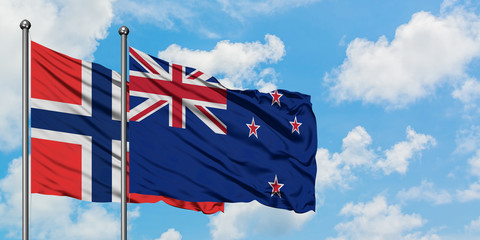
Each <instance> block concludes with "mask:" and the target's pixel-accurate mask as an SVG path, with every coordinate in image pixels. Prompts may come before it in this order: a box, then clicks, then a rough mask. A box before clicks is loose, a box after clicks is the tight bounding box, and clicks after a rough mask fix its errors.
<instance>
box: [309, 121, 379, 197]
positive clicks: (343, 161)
mask: <svg viewBox="0 0 480 240" xmlns="http://www.w3.org/2000/svg"><path fill="white" fill-rule="evenodd" d="M342 142H343V144H342V152H341V153H334V154H333V155H332V156H330V153H329V152H328V150H327V149H323V148H321V149H318V151H317V155H316V159H317V179H316V184H315V185H316V188H317V191H321V190H322V189H323V188H325V187H326V186H333V185H335V184H338V185H339V186H341V187H343V188H348V183H349V182H351V181H352V180H354V179H355V176H354V175H353V173H352V169H353V168H356V167H363V166H367V167H368V166H371V165H372V162H373V161H374V160H375V158H376V157H377V156H376V154H375V153H374V152H373V150H372V149H369V148H368V147H369V146H370V144H371V143H372V138H371V137H370V135H369V134H368V133H367V131H366V130H365V129H364V128H363V127H361V126H357V127H355V128H354V129H352V131H350V132H349V133H348V134H347V136H346V137H345V138H344V139H343V140H342Z"/></svg>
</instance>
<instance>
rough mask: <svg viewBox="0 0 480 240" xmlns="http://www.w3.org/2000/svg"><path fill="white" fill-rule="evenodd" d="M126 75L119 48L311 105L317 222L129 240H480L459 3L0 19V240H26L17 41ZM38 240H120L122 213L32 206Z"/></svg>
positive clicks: (162, 8)
mask: <svg viewBox="0 0 480 240" xmlns="http://www.w3.org/2000/svg"><path fill="white" fill-rule="evenodd" d="M24 18H27V19H29V20H30V21H31V22H32V28H31V38H32V39H33V40H34V41H37V42H39V43H41V44H43V45H46V46H48V47H50V48H52V49H55V50H57V51H60V52H62V53H65V54H68V55H70V56H72V57H76V58H82V59H84V60H90V61H92V60H93V61H95V62H97V63H100V64H102V65H104V66H106V67H109V68H111V69H113V70H116V71H120V58H119V57H120V37H119V35H118V33H117V32H118V29H119V27H120V26H122V25H126V26H128V27H129V28H130V34H129V36H128V37H129V45H130V46H132V47H135V48H137V49H139V50H141V51H143V52H147V53H149V54H151V55H155V56H159V57H161V58H164V59H165V60H168V61H174V62H177V63H180V64H184V65H188V66H192V67H196V68H198V69H201V70H203V71H204V72H206V73H209V74H210V75H214V76H216V77H217V78H218V79H220V80H221V81H222V83H224V84H225V85H228V86H230V87H236V88H250V89H261V90H262V91H271V90H273V89H275V88H279V89H287V90H291V91H299V92H302V93H306V94H309V95H311V96H312V104H313V109H314V112H315V114H316V118H317V128H318V152H317V159H316V160H317V166H318V172H317V182H316V194H317V211H316V213H312V212H310V213H306V214H295V213H292V212H288V211H284V210H279V209H272V208H268V207H264V206H261V205H259V204H258V203H255V202H253V203H238V204H227V205H226V208H225V213H219V214H215V215H212V216H207V215H203V214H201V213H197V212H192V211H188V210H180V209H176V208H173V207H170V206H167V205H166V204H163V203H156V204H142V205H129V211H130V212H129V213H130V215H129V216H130V219H129V238H130V239H141V240H143V239H156V240H167V239H168V240H178V239H214V240H218V239H227V240H228V239H331V240H333V239H409V240H413V239H423V240H426V239H428V240H430V239H480V207H479V203H480V110H479V109H480V108H479V104H480V80H479V77H480V71H479V69H480V68H479V67H480V61H479V59H480V58H479V57H480V4H479V3H478V2H476V1H468V0H465V1H461V0H458V1H457V0H444V1H439V0H435V1H434V0H425V1H414V0H402V1H400V0H392V1H380V0H371V1H353V0H319V1H316V0H296V1H294V0H283V1H281V0H259V1H252V0H246V1H234V0H217V1H213V0H212V1H193V0H186V1H182V2H181V3H179V1H173V0H162V1H153V0H146V1H130V0H118V1H112V0H98V1H97V0H87V1H75V0H69V1H56V0H28V1H27V0H21V1H18V0H4V1H2V2H1V3H0V29H1V31H2V40H0V42H1V43H2V44H0V45H1V46H0V53H1V54H0V56H2V57H0V63H1V64H0V70H1V72H2V75H3V76H2V78H1V79H0V83H1V85H2V88H1V89H0V91H1V94H0V101H1V102H2V105H3V107H4V108H3V111H2V112H0V119H1V120H0V133H1V134H0V238H1V239H18V238H20V236H21V234H20V233H21V231H20V230H21V228H20V227H21V221H20V220H21V211H20V207H21V205H20V199H21V190H20V189H21V185H20V167H21V165H20V161H19V159H20V157H21V145H20V136H21V134H20V133H21V130H20V124H21V123H20V121H21V115H20V112H21V97H20V95H21V90H20V87H21V65H20V64H21V59H20V57H21V55H20V54H21V43H20V37H21V31H20V29H19V27H18V24H19V23H20V21H21V20H22V19H24ZM32 198H33V200H32V204H31V206H32V219H31V225H32V236H33V239H118V238H119V236H120V235H119V234H120V214H119V213H120V206H119V204H92V203H84V202H80V201H77V200H74V199H70V198H65V197H52V196H41V195H33V197H32Z"/></svg>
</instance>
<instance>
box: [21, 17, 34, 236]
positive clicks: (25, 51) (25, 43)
mask: <svg viewBox="0 0 480 240" xmlns="http://www.w3.org/2000/svg"><path fill="white" fill-rule="evenodd" d="M31 26H32V25H31V24H30V22H29V21H28V20H26V19H25V20H23V21H22V22H20V29H22V97H23V100H22V101H23V103H22V141H23V142H22V194H23V198H22V239H23V240H28V233H29V231H28V229H29V228H28V220H29V218H30V217H29V215H30V214H29V205H28V203H29V198H30V192H29V186H30V176H29V171H28V170H29V162H28V150H29V146H28V140H29V139H28V118H29V116H28V115H29V110H30V108H29V104H28V99H29V94H28V89H29V85H30V80H29V76H28V70H29V68H30V67H29V61H28V55H29V37H28V31H29V29H30V27H31Z"/></svg>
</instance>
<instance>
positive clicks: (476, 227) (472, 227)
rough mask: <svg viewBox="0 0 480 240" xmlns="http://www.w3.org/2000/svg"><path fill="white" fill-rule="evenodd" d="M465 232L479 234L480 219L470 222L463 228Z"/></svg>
mask: <svg viewBox="0 0 480 240" xmlns="http://www.w3.org/2000/svg"><path fill="white" fill-rule="evenodd" d="M465 230H467V231H469V232H480V217H478V219H476V220H472V221H471V222H470V224H469V225H467V226H465Z"/></svg>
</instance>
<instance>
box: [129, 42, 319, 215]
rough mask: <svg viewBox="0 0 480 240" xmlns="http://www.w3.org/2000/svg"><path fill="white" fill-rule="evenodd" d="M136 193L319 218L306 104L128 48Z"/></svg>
mask: <svg viewBox="0 0 480 240" xmlns="http://www.w3.org/2000/svg"><path fill="white" fill-rule="evenodd" d="M129 119H130V123H129V141H130V159H131V160H130V192H132V193H140V194H149V195H160V196H168V197H172V198H175V199H179V200H184V201H194V202H205V201H210V202H250V201H253V200H256V201H258V202H260V203H262V204H264V205H267V206H271V207H275V208H283V209H288V210H294V211H295V212H299V213H302V212H307V211H310V210H315V175H316V170H317V169H316V162H315V153H316V151H317V129H316V121H315V116H314V114H313V111H312V104H311V102H310V96H308V95H304V94H301V93H296V92H289V91H285V90H275V91H273V92H271V93H261V92H259V91H256V90H246V91H240V90H230V89H226V88H225V87H223V86H222V85H221V84H220V83H219V82H218V81H217V80H216V79H215V78H214V77H211V76H208V75H206V74H204V73H203V72H201V71H199V70H196V69H194V68H189V67H185V66H181V65H177V64H172V63H168V62H166V61H163V60H161V59H158V58H155V57H153V56H150V55H148V54H145V53H143V52H140V51H138V50H136V49H133V48H130V112H129Z"/></svg>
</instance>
